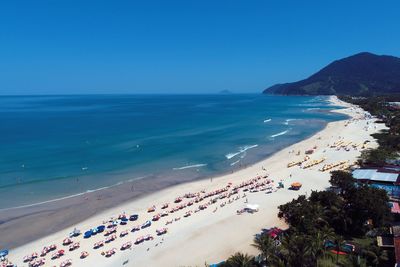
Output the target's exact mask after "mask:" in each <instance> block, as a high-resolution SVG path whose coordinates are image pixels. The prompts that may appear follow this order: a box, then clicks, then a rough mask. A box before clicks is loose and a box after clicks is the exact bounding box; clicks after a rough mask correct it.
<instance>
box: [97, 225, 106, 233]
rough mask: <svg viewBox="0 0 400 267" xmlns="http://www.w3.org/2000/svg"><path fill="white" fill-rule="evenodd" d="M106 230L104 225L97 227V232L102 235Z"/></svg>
mask: <svg viewBox="0 0 400 267" xmlns="http://www.w3.org/2000/svg"><path fill="white" fill-rule="evenodd" d="M105 228H106V227H105V226H104V225H99V226H97V232H99V233H101V232H103V231H104V229H105Z"/></svg>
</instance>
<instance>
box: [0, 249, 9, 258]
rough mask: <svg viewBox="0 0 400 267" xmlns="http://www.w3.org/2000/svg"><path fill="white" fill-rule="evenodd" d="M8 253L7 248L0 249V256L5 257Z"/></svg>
mask: <svg viewBox="0 0 400 267" xmlns="http://www.w3.org/2000/svg"><path fill="white" fill-rule="evenodd" d="M7 255H8V250H6V249H4V250H1V251H0V257H5V256H7Z"/></svg>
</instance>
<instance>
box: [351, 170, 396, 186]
mask: <svg viewBox="0 0 400 267" xmlns="http://www.w3.org/2000/svg"><path fill="white" fill-rule="evenodd" d="M353 177H354V178H355V179H358V180H371V181H377V182H390V183H395V182H396V181H397V178H398V177H399V174H397V173H388V172H379V171H378V170H377V169H357V170H354V171H353Z"/></svg>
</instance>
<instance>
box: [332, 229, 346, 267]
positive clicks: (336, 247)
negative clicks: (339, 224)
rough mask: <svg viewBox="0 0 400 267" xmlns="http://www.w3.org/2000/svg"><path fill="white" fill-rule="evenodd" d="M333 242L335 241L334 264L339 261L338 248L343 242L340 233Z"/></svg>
mask: <svg viewBox="0 0 400 267" xmlns="http://www.w3.org/2000/svg"><path fill="white" fill-rule="evenodd" d="M334 243H335V249H336V265H337V264H338V263H339V252H340V248H341V247H342V245H343V243H344V239H343V237H342V236H341V235H337V236H336V237H335V239H334Z"/></svg>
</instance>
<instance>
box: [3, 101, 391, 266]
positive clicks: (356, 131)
mask: <svg viewBox="0 0 400 267" xmlns="http://www.w3.org/2000/svg"><path fill="white" fill-rule="evenodd" d="M331 100H332V102H333V103H334V104H335V105H342V106H345V107H346V109H342V110H338V111H337V112H341V113H345V114H348V115H350V116H351V117H352V118H353V119H352V120H345V121H338V122H332V123H329V124H328V125H327V127H326V128H325V129H323V130H322V131H320V132H319V133H317V134H316V135H314V136H312V137H310V138H309V139H307V140H304V141H302V142H299V143H297V144H294V145H292V146H290V147H288V148H285V149H283V150H281V151H279V152H278V153H276V154H274V155H273V156H271V157H269V158H268V159H265V160H263V161H261V162H259V163H257V164H254V165H252V166H250V167H248V168H246V169H243V170H240V171H238V172H235V173H233V174H228V175H223V176H221V177H218V178H213V180H212V182H211V181H210V179H205V180H201V181H196V182H191V183H186V184H181V185H177V186H174V187H171V188H168V189H165V190H162V191H159V192H156V193H153V194H151V195H148V196H146V197H143V198H140V199H138V200H134V201H132V202H130V203H126V204H123V205H121V206H119V207H115V208H113V209H111V210H107V211H104V212H102V213H100V214H98V215H96V216H94V217H92V218H90V219H88V220H85V221H83V222H82V223H80V224H79V225H76V227H77V228H79V229H81V230H86V229H89V228H92V227H95V226H97V225H100V224H101V222H102V221H103V220H105V219H107V218H109V217H111V216H114V217H116V216H117V215H118V214H120V213H122V212H124V211H125V212H127V213H128V214H133V213H138V214H139V220H138V221H137V222H129V223H128V225H126V226H118V233H117V234H118V235H119V233H120V232H121V231H122V230H124V229H131V227H132V226H133V225H137V224H141V223H143V222H145V221H146V220H150V219H151V218H152V215H153V213H152V214H148V213H147V208H148V207H150V206H151V205H153V204H154V205H156V206H157V211H156V213H157V212H158V211H161V210H160V207H161V204H162V203H165V202H169V203H170V207H171V206H176V205H174V204H173V200H174V199H175V197H177V196H180V195H183V194H184V193H187V192H198V191H200V190H203V189H205V190H206V191H207V192H209V191H211V190H213V189H218V188H221V187H224V186H226V185H227V183H228V182H232V183H233V184H239V183H240V182H242V181H245V180H248V179H250V178H254V177H255V176H257V175H264V174H266V173H269V174H270V178H271V179H273V180H274V181H275V182H276V183H277V181H279V180H281V179H283V180H284V184H285V188H284V189H279V190H278V191H277V192H274V193H272V194H265V192H263V191H260V192H257V193H249V192H247V198H248V202H249V203H252V204H258V205H260V208H259V212H257V213H254V214H247V213H245V214H242V215H236V210H238V209H240V208H243V207H245V203H244V198H241V199H240V200H237V201H234V202H233V203H232V204H227V205H226V206H225V207H222V208H221V207H220V203H222V201H227V200H226V199H224V200H220V201H219V202H218V203H217V204H213V205H212V206H210V207H208V208H207V209H206V210H203V211H201V212H198V213H194V214H193V215H192V216H190V217H188V218H184V217H183V214H184V213H185V212H186V211H188V210H194V209H195V208H196V207H198V205H199V204H203V203H206V202H207V201H208V200H209V199H207V200H204V201H202V203H199V204H196V203H195V204H194V205H193V206H191V207H187V208H185V209H183V210H181V211H179V212H177V213H173V214H170V215H169V216H167V217H164V218H161V219H160V220H159V221H157V222H154V223H153V225H152V226H151V227H149V228H146V229H145V230H141V231H139V232H135V233H131V232H129V234H128V235H127V236H125V237H123V238H119V237H118V238H117V240H115V241H113V242H111V243H110V244H106V245H105V246H104V247H103V248H100V249H98V250H94V249H93V248H92V247H93V244H94V243H95V242H97V241H99V240H104V239H105V237H104V236H103V235H102V234H98V235H96V236H94V237H92V238H90V239H87V240H84V239H83V238H82V236H80V237H78V238H74V241H80V244H81V248H80V249H78V250H76V251H73V252H69V251H67V253H66V255H65V256H63V257H61V258H60V259H57V260H51V259H50V255H51V254H52V253H50V254H48V256H46V261H47V264H46V266H47V265H48V266H59V264H60V262H62V261H64V260H66V259H72V262H73V266H122V264H123V262H125V261H127V260H128V262H127V263H126V264H125V265H124V266H204V263H205V262H207V263H217V262H220V261H222V260H224V259H226V258H227V257H229V256H230V255H231V254H233V253H234V252H237V251H241V252H247V253H250V254H256V253H257V251H256V250H255V249H254V248H253V247H252V246H251V244H252V241H253V237H254V234H256V233H258V232H260V230H261V228H268V227H272V226H281V227H284V226H285V225H284V223H283V222H282V221H280V220H279V219H278V218H277V211H278V209H277V207H278V206H279V205H281V204H284V203H286V202H288V201H290V200H292V199H293V198H296V197H297V196H298V195H300V194H309V193H310V192H311V190H323V189H325V188H326V187H328V186H329V176H330V175H329V172H320V171H319V170H318V169H320V168H321V167H322V166H323V164H324V163H333V162H338V161H340V160H349V161H350V162H351V163H352V162H354V161H355V160H356V159H357V157H358V156H359V155H360V149H359V148H358V149H357V150H355V149H351V150H350V151H344V150H343V149H342V150H340V151H336V150H335V149H333V148H329V147H328V144H333V143H334V142H335V141H337V140H338V139H339V136H340V137H343V138H344V140H345V141H347V142H349V141H352V142H353V143H362V142H364V141H365V140H370V141H371V142H370V143H369V144H368V145H369V147H374V146H376V143H375V142H374V140H373V138H372V137H371V136H370V134H372V133H374V132H377V131H379V130H380V129H382V128H383V127H384V126H383V125H382V124H375V123H373V120H367V119H364V118H363V115H364V114H365V113H364V111H363V110H361V109H360V108H358V107H354V106H351V105H350V104H347V103H343V102H340V101H339V100H338V99H337V98H336V97H332V98H331ZM349 121H351V122H350V123H349ZM367 123H369V124H368V125H367ZM346 124H348V125H347V126H345V125H346ZM366 127H367V128H368V129H367V130H366ZM278 138H279V137H278ZM315 145H316V146H317V147H318V148H317V149H316V152H315V153H314V154H312V155H311V159H320V158H322V157H326V158H327V160H326V161H325V162H324V163H321V164H319V165H317V166H314V167H312V168H309V169H301V168H300V167H298V166H295V167H292V168H287V167H286V166H287V164H288V163H289V162H291V161H294V160H300V159H302V158H303V157H304V151H305V150H307V149H311V148H313V147H314V146H315ZM293 150H294V151H296V152H297V151H298V150H300V151H301V155H300V156H297V155H296V154H295V153H292V152H291V151H293ZM263 167H264V168H265V169H266V170H267V171H264V170H262V168H263ZM290 174H292V177H290ZM293 181H299V182H301V183H302V184H303V187H302V188H301V189H300V190H299V191H292V190H288V189H287V188H288V187H289V185H290V183H291V182H293ZM242 194H243V192H241V193H240V195H242ZM187 201H188V200H186V199H184V201H183V202H187ZM215 207H218V210H217V211H216V212H215V213H214V212H213V210H214V208H215ZM178 216H180V217H181V219H180V220H179V221H177V222H174V223H172V224H170V225H168V226H166V227H168V233H167V234H166V235H164V236H162V237H157V236H156V235H155V230H156V229H157V228H161V227H165V222H166V221H167V220H171V219H173V218H175V217H178ZM71 230H72V229H65V230H63V231H60V232H58V233H55V234H53V235H50V236H47V237H44V238H42V239H40V240H37V241H35V242H32V243H29V244H26V245H24V246H22V247H19V248H16V249H14V250H12V251H11V255H10V260H11V261H13V262H14V263H16V264H17V265H18V266H28V264H27V263H23V262H22V258H23V256H25V255H28V254H31V253H32V252H34V251H36V252H38V253H40V251H41V249H42V248H43V247H44V246H46V245H50V244H57V245H58V247H59V248H60V247H62V246H61V243H62V240H63V239H64V238H65V237H66V236H68V233H69V232H70V231H71ZM147 233H150V234H152V235H153V236H155V239H154V240H153V241H145V242H144V243H142V244H140V245H133V247H132V249H131V250H127V251H120V250H119V249H120V247H121V244H123V243H125V242H127V241H130V240H131V241H134V240H136V238H137V237H138V236H141V235H145V234H147ZM111 248H117V249H118V251H117V252H116V254H115V255H114V256H112V257H110V258H105V257H104V256H101V254H100V253H101V251H105V250H109V249H111ZM64 249H66V250H67V248H66V247H64ZM83 250H85V251H88V252H89V253H90V256H89V257H88V258H86V259H80V258H79V256H80V252H81V251H83Z"/></svg>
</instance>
